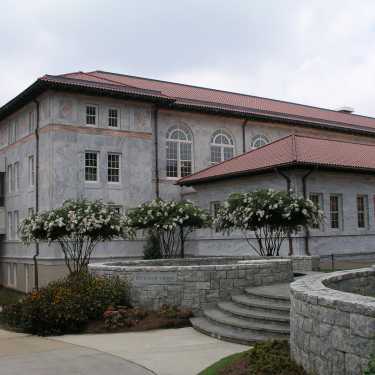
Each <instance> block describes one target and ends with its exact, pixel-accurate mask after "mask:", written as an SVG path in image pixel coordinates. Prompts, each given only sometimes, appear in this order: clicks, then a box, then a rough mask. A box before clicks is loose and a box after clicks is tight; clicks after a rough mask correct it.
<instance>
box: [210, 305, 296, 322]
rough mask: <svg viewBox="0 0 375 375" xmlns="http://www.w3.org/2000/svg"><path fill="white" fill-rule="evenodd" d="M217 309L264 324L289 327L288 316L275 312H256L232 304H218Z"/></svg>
mask: <svg viewBox="0 0 375 375" xmlns="http://www.w3.org/2000/svg"><path fill="white" fill-rule="evenodd" d="M217 306H218V308H219V309H220V310H222V311H225V312H226V313H229V314H232V315H233V316H237V317H241V318H245V319H246V318H247V319H253V320H259V321H261V322H264V323H269V322H270V321H271V322H279V323H282V324H285V325H289V321H290V318H289V315H282V314H278V313H277V312H272V311H271V312H268V311H257V310H253V309H251V308H250V307H244V306H242V305H238V304H236V303H233V302H219V303H218V304H217Z"/></svg>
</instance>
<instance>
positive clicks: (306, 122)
mask: <svg viewBox="0 0 375 375" xmlns="http://www.w3.org/2000/svg"><path fill="white" fill-rule="evenodd" d="M172 107H173V108H176V109H180V110H190V111H197V112H202V113H210V114H217V115H226V116H233V117H240V118H247V119H249V120H250V119H254V120H263V121H273V122H278V123H283V124H285V123H286V124H295V125H299V126H304V127H309V128H320V129H328V130H335V131H340V132H344V133H350V134H364V135H371V136H375V129H371V128H365V127H359V126H358V125H348V124H343V123H339V122H337V123H334V122H324V121H319V120H313V119H307V118H306V119H304V118H302V117H294V116H288V115H282V114H276V113H267V112H260V111H256V110H248V109H246V108H244V109H243V110H242V109H241V110H240V109H236V108H218V107H215V106H206V105H199V104H193V103H181V102H178V101H176V102H175V103H173V104H172Z"/></svg>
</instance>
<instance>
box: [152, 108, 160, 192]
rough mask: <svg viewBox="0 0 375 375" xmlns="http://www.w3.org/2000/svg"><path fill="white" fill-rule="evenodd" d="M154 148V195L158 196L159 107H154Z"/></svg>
mask: <svg viewBox="0 0 375 375" xmlns="http://www.w3.org/2000/svg"><path fill="white" fill-rule="evenodd" d="M153 117H154V150H155V195H156V198H160V186H159V184H160V179H159V134H158V133H159V107H158V106H157V105H156V106H155V107H154V115H153Z"/></svg>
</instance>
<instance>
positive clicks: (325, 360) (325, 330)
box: [290, 268, 375, 375]
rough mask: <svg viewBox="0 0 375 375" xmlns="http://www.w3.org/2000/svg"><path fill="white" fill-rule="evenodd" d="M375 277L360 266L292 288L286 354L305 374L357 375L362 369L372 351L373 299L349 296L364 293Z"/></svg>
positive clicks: (374, 347) (297, 283)
mask: <svg viewBox="0 0 375 375" xmlns="http://www.w3.org/2000/svg"><path fill="white" fill-rule="evenodd" d="M374 277H375V270H374V269H373V268H364V269H360V270H353V271H341V272H335V273H332V274H330V275H323V276H322V275H318V276H309V277H304V278H303V279H300V280H297V281H295V282H294V283H292V284H291V336H290V345H291V352H292V356H293V358H294V359H295V360H296V361H297V362H298V363H300V364H301V365H302V366H303V367H304V368H305V369H306V370H307V371H310V372H312V373H314V374H317V375H361V374H362V373H363V371H364V370H365V369H366V367H367V364H368V361H369V358H370V355H371V354H374V353H375V298H373V297H369V296H363V295H358V294H353V293H349V292H350V291H354V290H356V289H357V288H358V289H362V291H364V290H363V285H364V280H366V279H367V280H369V284H371V285H374V284H373V280H374ZM356 281H357V282H358V287H357V288H356V287H355V286H354V285H355V283H356ZM332 287H335V288H336V289H338V288H340V291H339V290H334V289H332ZM345 289H348V291H349V292H348V291H343V290H345ZM367 291H369V290H367Z"/></svg>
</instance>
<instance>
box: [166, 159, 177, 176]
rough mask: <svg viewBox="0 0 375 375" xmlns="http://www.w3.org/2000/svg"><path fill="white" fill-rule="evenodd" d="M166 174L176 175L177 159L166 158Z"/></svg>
mask: <svg viewBox="0 0 375 375" xmlns="http://www.w3.org/2000/svg"><path fill="white" fill-rule="evenodd" d="M167 176H168V177H178V175H177V160H167Z"/></svg>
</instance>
